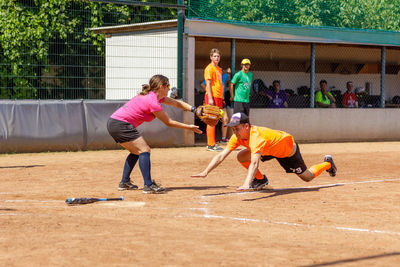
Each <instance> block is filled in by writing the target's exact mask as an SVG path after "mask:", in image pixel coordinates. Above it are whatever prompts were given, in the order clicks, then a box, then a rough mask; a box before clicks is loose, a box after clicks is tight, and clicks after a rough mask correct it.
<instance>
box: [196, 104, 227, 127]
mask: <svg viewBox="0 0 400 267" xmlns="http://www.w3.org/2000/svg"><path fill="white" fill-rule="evenodd" d="M222 112H223V111H222V110H220V109H219V107H217V106H213V105H204V106H198V107H197V108H196V112H195V113H196V116H197V117H199V118H200V120H202V121H203V122H204V123H205V124H207V125H210V126H215V125H217V123H218V121H219V120H220V119H221V118H222V116H223V113H222Z"/></svg>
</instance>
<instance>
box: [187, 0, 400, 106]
mask: <svg viewBox="0 0 400 267" xmlns="http://www.w3.org/2000/svg"><path fill="white" fill-rule="evenodd" d="M399 8H400V2H399V1H395V0H389V1H384V2H383V1H378V2H377V1H369V0H359V1H352V0H349V1H325V0H316V1H312V2H310V1H285V0H270V1H263V0H254V1H236V0H220V1H208V0H192V1H189V13H188V17H189V18H190V19H206V20H211V21H215V22H222V23H225V25H229V24H230V25H235V26H244V27H247V28H248V29H249V31H252V30H260V29H261V30H262V29H263V27H264V26H265V25H277V26H278V27H279V28H280V29H279V30H280V32H279V33H285V34H293V35H296V34H297V33H301V32H302V31H303V30H304V29H306V30H310V31H318V38H319V37H322V38H325V39H330V38H331V37H332V38H331V39H332V43H331V44H329V42H326V43H325V44H323V42H322V43H321V42H320V41H321V39H319V40H318V38H316V39H314V40H315V41H316V42H315V55H314V58H312V57H311V43H312V41H311V40H313V38H309V39H310V41H308V43H307V42H304V40H303V41H302V42H287V41H286V42H285V41H282V42H280V41H279V40H277V41H275V42H272V41H263V40H257V41H255V40H250V39H248V40H245V39H236V47H235V59H234V61H235V62H236V66H234V68H235V69H236V71H235V72H237V71H240V68H241V66H240V61H241V60H242V59H243V58H249V59H250V60H251V62H252V64H251V68H250V71H251V72H252V73H253V83H252V86H251V88H252V89H251V96H250V103H251V106H252V107H253V108H266V107H270V108H276V107H289V108H307V107H310V106H311V104H312V105H313V106H315V107H339V108H341V107H362V108H374V107H382V106H383V105H382V104H385V106H386V107H400V105H399V104H400V101H399V98H400V97H399V96H400V86H399V84H400V78H399V77H400V76H399V70H400V53H399V50H398V48H397V47H398V43H396V44H394V42H392V41H393V38H388V39H387V40H385V43H387V44H394V45H393V46H390V47H386V48H385V58H384V64H385V65H384V68H382V60H383V59H382V46H379V45H375V46H373V45H371V46H367V45H361V44H360V45H357V43H358V42H359V40H358V34H364V33H368V34H371V37H370V40H369V41H370V43H373V42H374V41H376V40H378V39H380V38H381V37H379V38H376V36H373V35H374V34H377V35H379V34H381V33H382V32H383V31H382V30H387V31H391V32H392V33H394V34H396V33H397V34H400V33H398V31H400V25H399V24H398V21H399V20H400V13H398V12H397V10H398V9H399ZM383 14H385V15H384V16H383ZM383 17H385V19H384V20H383V19H382V18H383ZM228 27H229V26H228ZM271 28H272V27H269V28H268V29H271ZM351 29H355V30H354V31H352V30H351ZM265 31H268V30H265ZM276 33H278V32H276ZM339 35H341V36H342V37H343V36H345V35H346V37H345V38H346V39H347V40H348V43H349V44H340V42H339V43H335V37H336V36H339ZM280 36H282V35H280ZM315 36H316V35H314V37H315ZM271 37H272V38H273V37H274V36H273V34H271ZM283 38H284V37H283ZM397 39H398V37H397ZM230 42H231V40H229V39H223V38H220V39H219V40H216V39H215V38H209V39H208V40H204V39H203V40H202V41H198V42H196V50H197V47H204V46H206V47H207V46H208V47H209V48H211V46H212V45H214V46H216V47H217V48H219V49H220V50H222V54H223V56H222V61H221V66H222V67H223V68H227V67H228V66H231V65H230V64H231V63H230V62H231V60H232V58H231V51H230ZM351 43H352V44H353V45H351ZM396 46H397V47H396ZM202 56H203V57H204V58H205V59H206V60H208V54H206V53H205V52H203V55H202ZM312 60H315V65H314V66H315V69H314V70H312V69H311V61H312ZM197 61H204V60H203V59H201V58H199V56H198V55H197V54H196V69H200V68H202V67H201V66H200V65H199V64H197ZM203 65H204V62H203ZM231 67H232V66H231ZM382 70H383V71H384V74H383V75H382ZM312 71H314V73H315V75H314V81H313V83H314V88H312V89H311V88H310V86H311V75H310V74H311V72H312ZM199 73H200V71H199ZM198 75H199V74H198ZM382 76H384V78H383V79H384V80H382ZM321 81H326V82H323V83H321V84H320V82H321ZM383 83H384V84H383ZM196 85H197V83H196ZM383 85H384V87H383ZM321 88H322V90H321ZM382 88H384V90H385V93H384V101H385V103H381V102H382V98H383V97H382V96H381V93H382V92H381V89H382ZM314 93H315V94H314ZM228 94H229V92H228ZM311 94H313V95H311ZM225 100H226V101H227V102H229V97H225ZM311 101H312V102H313V103H310V102H311Z"/></svg>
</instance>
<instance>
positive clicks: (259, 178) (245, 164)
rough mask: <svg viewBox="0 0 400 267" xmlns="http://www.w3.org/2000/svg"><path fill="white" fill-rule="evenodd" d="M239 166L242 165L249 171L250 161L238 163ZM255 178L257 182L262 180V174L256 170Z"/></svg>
mask: <svg viewBox="0 0 400 267" xmlns="http://www.w3.org/2000/svg"><path fill="white" fill-rule="evenodd" d="M240 164H242V166H243V167H245V168H246V169H249V166H250V161H246V162H240ZM255 177H256V179H258V180H262V179H264V175H262V173H261V172H260V171H259V170H257V172H256V175H255Z"/></svg>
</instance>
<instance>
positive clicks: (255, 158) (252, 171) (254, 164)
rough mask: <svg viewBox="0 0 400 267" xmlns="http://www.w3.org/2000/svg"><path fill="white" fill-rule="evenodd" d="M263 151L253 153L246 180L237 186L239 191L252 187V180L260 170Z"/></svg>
mask: <svg viewBox="0 0 400 267" xmlns="http://www.w3.org/2000/svg"><path fill="white" fill-rule="evenodd" d="M260 158H261V152H258V153H254V154H251V162H250V165H249V169H248V171H247V176H246V180H244V183H243V185H241V186H239V187H238V188H236V190H238V191H245V190H249V189H250V184H251V181H253V179H254V176H255V175H256V172H257V170H258V165H259V163H260Z"/></svg>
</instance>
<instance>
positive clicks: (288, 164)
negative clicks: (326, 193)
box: [191, 112, 337, 191]
mask: <svg viewBox="0 0 400 267" xmlns="http://www.w3.org/2000/svg"><path fill="white" fill-rule="evenodd" d="M227 126H229V127H232V131H233V133H234V134H233V135H232V136H231V138H230V139H229V143H228V145H227V146H226V148H225V149H224V150H223V151H222V152H221V153H219V154H218V155H216V156H215V157H214V158H213V159H212V160H211V162H210V163H209V164H208V166H207V168H206V169H205V170H204V171H202V172H201V173H198V174H194V175H191V177H206V176H207V175H208V174H209V173H210V172H211V171H212V170H213V169H215V168H216V167H217V166H218V165H219V164H220V163H221V162H222V161H224V159H225V158H226V157H227V156H228V155H229V154H230V153H231V152H232V151H233V150H235V149H236V148H237V147H238V146H240V145H241V146H244V147H245V148H244V149H242V150H241V151H240V152H239V153H238V154H237V160H238V161H239V162H240V164H242V165H243V166H244V167H245V168H247V169H248V171H247V177H246V179H245V181H244V183H243V185H242V186H240V187H238V188H237V189H236V190H238V191H248V190H260V189H262V188H263V187H264V186H266V185H268V182H269V181H268V178H267V176H265V175H263V174H262V173H261V172H260V171H259V170H258V166H259V163H260V160H261V161H267V160H271V159H274V158H276V159H277V160H278V162H279V164H280V165H281V166H282V167H283V168H284V169H285V170H286V172H287V173H295V174H297V176H299V177H300V178H301V179H302V180H303V181H305V182H309V181H311V180H313V179H314V178H316V177H317V176H318V175H320V174H321V173H322V172H323V171H327V172H328V173H329V175H330V176H332V177H333V176H335V175H336V171H337V169H336V165H335V163H334V162H333V159H332V156H331V155H326V156H325V158H324V162H323V163H320V164H316V165H313V166H311V167H310V168H308V169H307V166H306V164H305V163H304V160H303V157H302V156H301V153H300V148H299V146H298V144H297V143H296V142H295V141H294V138H293V136H292V135H290V134H288V133H286V132H283V131H278V130H273V129H269V128H266V127H259V126H255V125H250V121H249V117H247V115H246V114H244V113H241V112H240V113H235V114H233V115H232V117H231V120H230V122H229V123H228V124H227Z"/></svg>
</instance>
